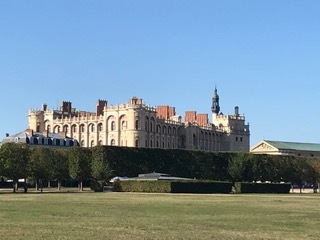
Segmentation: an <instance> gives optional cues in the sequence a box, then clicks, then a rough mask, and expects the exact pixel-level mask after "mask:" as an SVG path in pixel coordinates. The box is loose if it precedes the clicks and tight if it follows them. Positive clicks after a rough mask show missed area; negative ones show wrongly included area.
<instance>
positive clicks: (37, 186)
mask: <svg viewBox="0 0 320 240" xmlns="http://www.w3.org/2000/svg"><path fill="white" fill-rule="evenodd" d="M36 191H39V179H37V180H36Z"/></svg>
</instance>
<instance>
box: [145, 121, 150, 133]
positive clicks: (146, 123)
mask: <svg viewBox="0 0 320 240" xmlns="http://www.w3.org/2000/svg"><path fill="white" fill-rule="evenodd" d="M145 130H146V131H147V132H148V131H149V118H148V117H146V122H145Z"/></svg>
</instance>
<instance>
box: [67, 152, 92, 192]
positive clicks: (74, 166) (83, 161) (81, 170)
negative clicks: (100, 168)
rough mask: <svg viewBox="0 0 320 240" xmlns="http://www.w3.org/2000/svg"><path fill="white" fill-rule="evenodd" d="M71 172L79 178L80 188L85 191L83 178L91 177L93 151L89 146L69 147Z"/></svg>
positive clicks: (75, 177) (73, 176)
mask: <svg viewBox="0 0 320 240" xmlns="http://www.w3.org/2000/svg"><path fill="white" fill-rule="evenodd" d="M68 159H69V174H70V177H71V178H72V179H75V180H78V182H79V190H80V191H83V180H86V179H90V177H91V174H90V173H91V167H90V165H91V152H90V149H88V148H81V147H72V148H70V149H68Z"/></svg>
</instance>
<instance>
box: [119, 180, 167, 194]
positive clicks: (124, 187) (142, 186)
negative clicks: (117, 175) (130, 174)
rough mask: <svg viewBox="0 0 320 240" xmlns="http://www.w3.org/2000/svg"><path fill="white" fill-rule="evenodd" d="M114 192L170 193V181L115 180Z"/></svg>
mask: <svg viewBox="0 0 320 240" xmlns="http://www.w3.org/2000/svg"><path fill="white" fill-rule="evenodd" d="M113 191H114V192H149V193H169V192H170V181H137V180H128V181H115V182H114V183H113Z"/></svg>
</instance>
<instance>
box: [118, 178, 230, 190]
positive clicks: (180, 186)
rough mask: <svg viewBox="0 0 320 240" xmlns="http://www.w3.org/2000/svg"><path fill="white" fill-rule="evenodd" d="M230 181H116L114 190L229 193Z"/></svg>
mask: <svg viewBox="0 0 320 240" xmlns="http://www.w3.org/2000/svg"><path fill="white" fill-rule="evenodd" d="M231 189H232V183H230V182H212V181H166V180H160V181H137V180H128V181H116V182H114V185H113V191H115V192H150V193H230V192H231Z"/></svg>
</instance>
